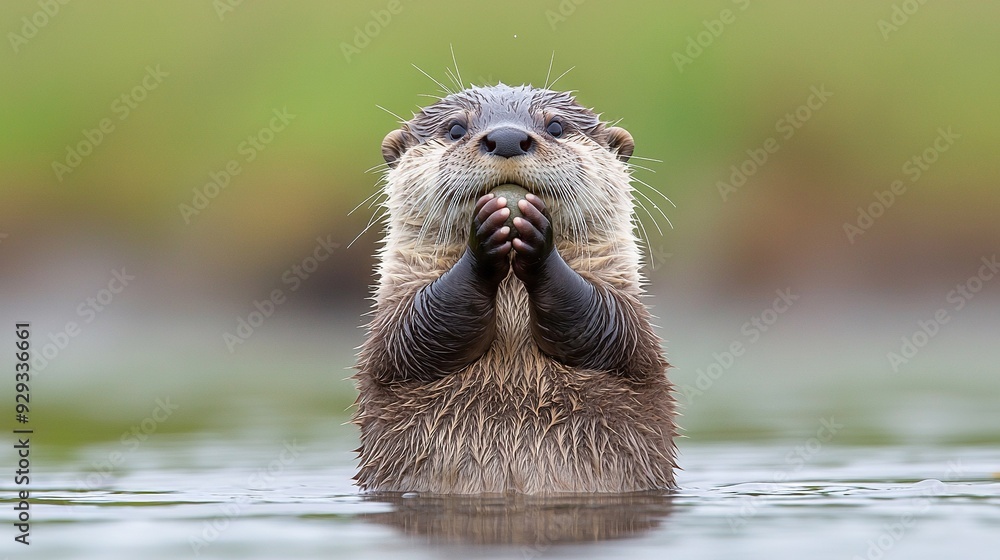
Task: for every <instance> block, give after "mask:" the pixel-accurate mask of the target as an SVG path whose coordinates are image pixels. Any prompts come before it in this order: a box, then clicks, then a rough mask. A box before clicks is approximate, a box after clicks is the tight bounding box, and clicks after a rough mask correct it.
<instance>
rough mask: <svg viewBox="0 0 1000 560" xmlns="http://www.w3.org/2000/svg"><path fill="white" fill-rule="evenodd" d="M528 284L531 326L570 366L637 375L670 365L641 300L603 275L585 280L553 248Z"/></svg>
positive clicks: (539, 339)
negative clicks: (616, 286)
mask: <svg viewBox="0 0 1000 560" xmlns="http://www.w3.org/2000/svg"><path fill="white" fill-rule="evenodd" d="M543 262H544V264H543V265H542V266H541V267H539V269H540V270H539V271H538V273H537V275H536V277H535V278H534V279H533V280H532V281H531V282H528V283H526V284H525V287H526V288H527V290H528V295H529V298H530V300H531V317H532V321H531V328H532V334H533V335H534V339H535V343H536V344H538V347H539V348H541V350H542V351H543V352H545V353H546V354H548V355H549V356H551V357H553V358H555V359H557V360H559V361H560V362H562V363H564V364H566V365H568V366H571V367H582V368H588V369H595V370H601V371H610V372H614V373H618V374H620V375H628V376H638V375H643V374H648V373H649V372H660V371H662V370H663V367H664V366H665V364H664V363H663V359H662V356H661V355H660V352H659V348H660V344H659V341H658V340H655V338H654V337H653V336H652V334H651V331H650V328H649V325H648V315H647V313H646V311H645V308H643V307H642V304H641V303H639V301H638V300H636V299H635V298H633V297H630V296H628V295H626V294H622V293H621V292H620V291H619V290H616V289H614V288H612V287H610V286H608V285H605V284H604V283H602V282H601V281H599V280H596V279H594V280H593V281H591V280H587V279H585V278H584V277H583V276H581V275H580V274H579V273H577V272H576V271H575V270H573V269H572V268H570V266H569V265H568V264H566V262H565V261H564V260H563V259H562V257H561V256H559V252H558V251H556V250H554V249H553V250H552V252H550V253H549V254H548V256H547V257H546V258H545V260H544V261H543Z"/></svg>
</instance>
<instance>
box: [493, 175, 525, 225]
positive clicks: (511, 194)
mask: <svg viewBox="0 0 1000 560" xmlns="http://www.w3.org/2000/svg"><path fill="white" fill-rule="evenodd" d="M491 193H492V194H493V196H495V197H497V198H500V197H504V198H505V199H507V208H510V216H508V217H507V221H506V222H504V225H505V226H507V227H509V228H510V231H511V237H512V238H513V237H517V230H516V229H514V218H517V217H519V216H520V215H521V209H520V208H518V207H517V203H518V202H519V201H521V200H524V197H525V195H527V194H528V190H527V189H525V188H524V187H522V186H520V185H515V184H512V183H507V184H504V185H500V186H498V187H497V188H495V189H493V190H492V191H491Z"/></svg>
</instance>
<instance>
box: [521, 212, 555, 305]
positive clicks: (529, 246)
mask: <svg viewBox="0 0 1000 560" xmlns="http://www.w3.org/2000/svg"><path fill="white" fill-rule="evenodd" d="M517 207H518V209H519V210H521V217H519V218H514V228H516V229H517V235H518V236H517V238H516V239H514V241H513V248H514V274H515V275H516V276H517V277H518V278H519V279H520V280H521V281H522V282H524V283H525V284H526V285H529V286H530V285H531V284H532V283H533V282H534V281H535V280H536V279H537V277H538V275H539V273H540V272H541V271H542V269H543V268H544V266H545V262H546V260H547V259H548V257H549V255H551V254H552V252H553V249H554V247H555V244H554V243H553V241H552V223H551V222H550V221H549V218H548V213H547V212H546V211H545V203H543V202H542V199H540V198H538V197H537V196H535V195H533V194H530V193H529V194H528V195H527V196H525V198H524V200H522V201H520V202H518V205H517Z"/></svg>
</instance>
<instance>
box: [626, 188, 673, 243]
mask: <svg viewBox="0 0 1000 560" xmlns="http://www.w3.org/2000/svg"><path fill="white" fill-rule="evenodd" d="M637 180H638V179H637ZM639 182H640V183H641V182H642V181H639ZM647 186H648V185H647ZM632 191H633V192H635V193H636V194H638V195H639V196H641V197H642V198H644V199H646V201H647V202H649V203H650V204H652V205H653V208H655V209H656V211H657V212H659V213H660V215H661V216H663V219H664V220H666V221H667V223H668V224H670V229H674V224H673V223H672V222H671V221H670V218H668V217H667V215H666V214H665V213H664V212H663V210H661V209H660V207H659V206H657V205H656V203H655V202H653V199H651V198H649V196H647V195H646V193H644V192H642V191H641V190H639V189H636V188H633V189H632ZM649 217H650V218H652V217H653V215H652V214H650V215H649ZM653 223H656V220H655V218H654V220H653ZM656 229H657V230H659V229H660V226H659V225H657V226H656ZM660 235H663V232H662V231H661V232H660Z"/></svg>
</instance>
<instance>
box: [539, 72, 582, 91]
mask: <svg viewBox="0 0 1000 560" xmlns="http://www.w3.org/2000/svg"><path fill="white" fill-rule="evenodd" d="M574 68H576V66H570V67H569V70H566V71H565V72H563V73H562V74H559V77H558V78H556V79H554V80H552V83H551V84H549V85H548V86H547V87H546V88H545V89H552V88H554V87H556V82H558V81H559V80H561V79H563V76H565V75H566V74H569V73H570V72H572V71H573V69H574ZM569 93H572V91H571V92H569Z"/></svg>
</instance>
